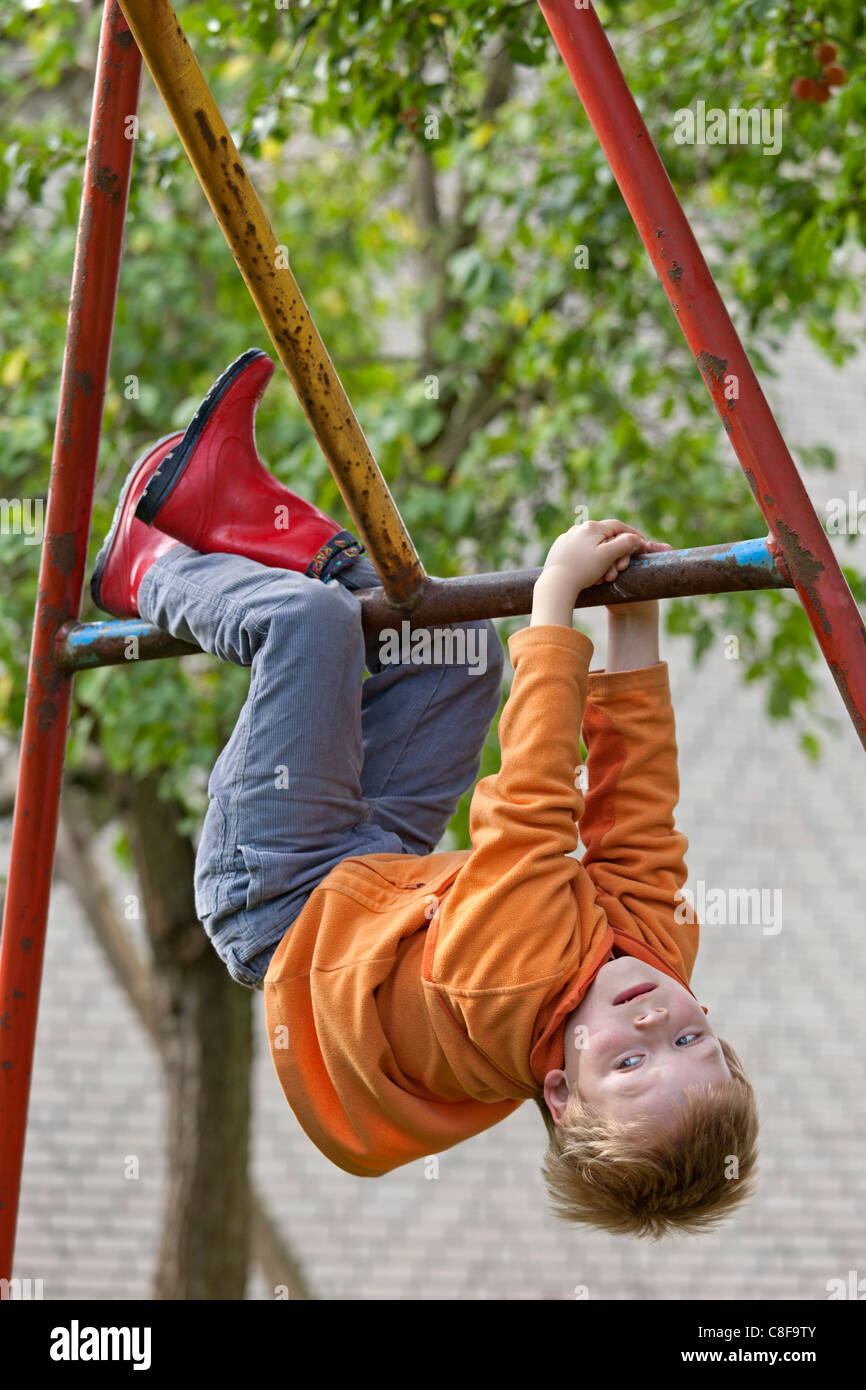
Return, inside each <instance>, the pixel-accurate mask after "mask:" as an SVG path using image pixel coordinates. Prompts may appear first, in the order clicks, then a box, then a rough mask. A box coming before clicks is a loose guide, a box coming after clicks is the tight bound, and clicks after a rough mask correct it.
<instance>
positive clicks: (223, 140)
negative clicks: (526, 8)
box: [0, 0, 866, 1279]
mask: <svg viewBox="0 0 866 1390" xmlns="http://www.w3.org/2000/svg"><path fill="white" fill-rule="evenodd" d="M540 3H541V8H542V10H543V13H544V16H545V19H546V21H547V23H548V25H549V27H550V30H551V33H552V35H553V38H554V40H555V42H556V44H557V47H558V48H559V50H560V53H561V54H562V56H563V58H564V59H565V62H566V64H567V65H568V68H569V71H570V72H571V75H572V77H573V79H574V82H575V85H576V87H577V90H578V94H579V96H580V98H581V100H582V102H583V104H584V106H585V108H586V111H587V113H588V115H589V118H590V120H591V122H592V124H593V126H594V128H595V130H596V133H597V135H598V138H599V141H600V143H601V146H602V148H603V150H604V152H605V154H606V156H607V158H608V160H609V163H610V166H611V169H612V170H613V173H614V176H615V177H616V179H617V182H618V184H619V186H620V188H621V190H622V193H623V196H624V198H625V200H626V203H627V205H628V207H629V210H630V212H631V214H632V216H633V218H634V220H635V224H636V225H637V228H638V230H639V232H640V235H641V237H642V238H643V241H644V244H645V246H646V247H647V250H648V251H649V254H650V257H651V259H652V261H653V264H654V265H655V268H656V270H657V271H658V273H659V276H660V277H661V280H662V284H663V285H664V287H665V290H666V292H667V294H668V298H669V299H670V301H671V305H672V307H673V310H674V312H675V313H676V314H677V316H678V318H679V321H680V324H681V326H682V329H683V332H684V333H685V335H686V339H687V341H688V343H689V346H690V347H691V349H692V352H693V354H694V356H695V359H696V361H697V364H698V367H699V368H700V370H701V373H702V375H703V377H704V380H705V381H706V384H707V386H708V388H709V390H710V393H711V395H712V398H713V401H714V403H715V405H716V408H717V410H718V412H719V414H720V416H721V418H722V423H723V425H724V427H725V429H726V431H727V433H728V435H729V437H730V439H731V442H732V444H733V446H734V449H735V451H736V453H737V457H738V458H739V460H740V463H741V465H742V467H743V470H744V472H745V474H746V477H747V478H748V480H749V484H750V486H751V488H752V491H753V493H754V496H755V500H756V501H757V503H758V506H759V507H760V509H761V512H762V513H763V515H764V518H765V520H766V521H767V523H768V526H769V533H768V535H767V536H766V537H764V538H762V539H756V540H748V541H739V542H735V543H730V544H719V545H710V546H704V547H699V548H696V549H692V550H684V551H677V552H663V553H660V554H656V555H648V556H644V557H638V558H637V559H635V560H633V561H632V563H631V565H630V566H629V568H628V569H627V570H626V571H625V572H624V573H623V574H622V575H621V576H620V578H619V579H618V581H617V582H616V586H612V585H608V584H601V585H598V586H596V587H594V588H593V590H592V592H591V593H589V592H584V593H582V594H581V595H580V600H579V606H580V607H586V606H591V605H594V604H607V603H619V602H629V601H633V600H636V599H641V598H656V597H673V596H676V595H689V594H700V593H721V592H729V591H734V590H746V589H752V590H754V589H778V588H784V587H790V586H792V585H793V586H794V587H795V588H796V590H797V592H798V594H799V595H800V598H801V600H802V602H803V605H804V607H805V609H806V612H807V614H808V616H809V620H810V622H811V624H812V627H813V629H814V631H815V634H816V637H817V640H818V642H819V644H820V647H821V650H822V651H823V653H824V656H825V658H826V660H827V662H828V664H829V666H830V669H831V671H832V672H833V675H834V678H835V680H836V682H837V685H838V686H839V689H840V692H841V694H842V697H843V699H844V701H845V704H846V706H847V708H848V711H849V713H850V715H851V718H852V720H853V722H854V724H855V727H856V729H857V732H858V734H859V736H860V739H861V741H862V742H863V743H864V745H866V629H864V625H863V621H862V618H861V617H860V614H859V612H858V610H857V607H856V604H855V603H854V599H853V596H852V595H851V592H850V590H849V588H848V585H847V584H846V582H845V579H844V577H843V575H842V573H841V570H840V569H839V566H838V564H837V562H836V559H835V556H834V555H833V552H832V550H831V548H830V545H829V542H828V541H827V539H826V537H825V535H824V532H823V530H822V528H821V526H820V523H819V521H818V518H817V516H816V515H815V512H814V510H813V508H812V506H811V504H810V503H809V500H808V497H807V495H806V492H805V489H804V488H803V485H802V482H801V481H800V478H799V476H798V474H797V471H796V468H795V465H794V463H793V460H792V459H791V456H790V454H789V453H788V451H787V449H786V447H785V444H784V441H783V440H782V437H781V435H780V433H779V430H778V428H777V426H776V423H775V421H774V419H773V417H772V415H771V413H770V410H769V408H768V406H767V403H766V401H765V400H764V397H763V395H762V393H761V389H760V386H759V384H758V382H757V379H756V377H755V375H754V373H753V371H752V369H751V366H750V364H749V361H748V358H747V357H746V354H745V352H744V350H743V348H742V345H741V344H740V342H739V340H738V338H737V336H736V333H735V332H734V329H733V326H732V324H731V321H730V319H729V317H728V315H727V313H726V311H725V309H724V306H723V304H722V302H721V299H720V298H719V295H718V292H717V290H716V288H715V285H714V284H713V281H712V277H711V276H710V273H709V270H708V269H707V266H706V264H705V262H704V260H703V258H702V256H701V253H700V250H699V248H698V246H697V243H696V242H695V240H694V237H693V236H692V233H691V230H690V228H689V225H688V222H687V221H686V218H685V216H684V214H683V211H682V209H681V207H680V206H679V203H678V202H677V199H676V195H675V194H674V191H673V189H672V187H671V185H670V182H669V180H668V178H667V175H666V173H665V171H664V168H663V166H662V164H661V161H660V159H659V157H658V155H657V153H656V151H655V149H654V147H653V144H652V141H651V139H650V137H649V133H648V131H647V129H646V126H645V125H644V123H643V121H642V119H641V117H640V114H639V113H638V110H637V107H636V106H635V103H634V101H633V99H632V97H631V94H630V92H629V89H628V87H627V86H626V83H625V80H624V78H623V75H622V73H621V71H620V69H619V67H618V65H617V62H616V59H615V57H614V55H613V52H612V50H611V49H610V45H609V44H608V42H607V39H606V37H605V35H604V32H603V30H602V28H601V26H600V24H599V22H598V19H597V17H596V15H595V13H594V12H593V10H592V9H591V8H590V7H589V4H588V3H587V4H586V5H585V6H583V5H582V6H581V8H575V3H574V0H540ZM142 55H144V57H145V59H146V61H147V65H148V68H149V69H150V72H151V74H152V76H153V79H154V81H155V83H156V85H157V87H158V88H159V90H160V92H161V94H162V96H163V98H164V100H165V102H166V105H167V107H168V109H169V111H170V112H171V115H172V118H173V120H174V122H175V125H176V126H177V129H178V133H179V135H180V138H181V140H182V141H183V144H184V147H185V149H186V151H187V154H188V155H189V158H190V161H191V163H192V165H193V168H194V169H195V171H196V174H197V176H198V178H199V181H200V183H201V185H202V188H203V190H204V192H205V194H206V196H207V198H208V201H209V203H210V205H211V208H212V209H213V212H214V215H215V217H216V218H217V221H218V222H219V224H220V226H221V228H222V230H223V233H224V235H225V237H226V240H227V242H228V244H229V247H230V249H231V251H232V254H233V256H234V258H235V260H236V262H237V264H238V267H239V269H240V271H241V274H242V275H243V277H244V280H245V281H246V284H247V286H248V288H249V290H250V293H251V295H252V297H253V299H254V301H255V304H256V307H257V308H258V310H259V313H260V315H261V318H262V321H263V323H264V325H265V327H266V328H267V330H268V333H269V335H270V337H271V340H272V342H273V344H274V348H275V350H276V353H277V355H278V356H279V359H280V361H281V362H282V364H283V366H284V367H285V370H286V372H287V374H288V376H289V379H290V380H291V382H292V385H293V386H294V388H295V391H296V393H297V395H298V398H299V400H300V402H301V404H302V406H303V408H304V411H305V412H306V414H307V418H308V419H309V421H310V425H311V427H312V429H313V431H314V433H315V435H316V438H317V439H318V441H319V444H320V446H321V448H322V451H323V453H324V455H325V457H326V459H327V461H328V464H329V467H330V468H331V471H332V473H333V475H334V477H335V479H336V481H337V483H338V486H339V488H340V492H341V495H342V497H343V499H344V501H345V503H346V506H347V508H348V510H349V512H350V513H351V516H352V519H353V521H354V524H355V527H356V529H357V531H358V532H359V534H360V535H361V537H362V539H363V541H364V543H365V545H366V547H367V549H368V551H369V553H370V557H371V559H372V561H373V563H374V564H375V566H376V570H377V572H378V574H379V576H380V578H381V580H382V584H383V588H382V590H381V591H379V590H370V591H367V592H366V593H365V594H363V595H361V602H362V610H363V619H364V625H365V628H366V629H367V630H369V631H377V630H381V629H382V628H383V627H386V626H388V625H389V624H391V623H395V624H396V623H399V622H400V621H403V620H406V619H408V620H409V621H410V623H411V624H412V625H413V626H426V625H429V624H432V623H448V622H454V621H465V620H469V619H472V618H478V617H500V616H509V615H518V614H523V613H528V612H529V610H530V607H531V595H532V587H533V584H534V582H535V579H536V577H537V575H538V573H539V571H538V570H523V571H518V572H516V573H514V574H485V575H475V576H470V577H466V578H460V579H435V578H431V577H429V576H428V575H427V574H426V573H425V571H424V567H423V565H422V563H421V560H420V558H419V556H418V554H417V552H416V550H415V547H414V545H413V544H412V541H411V539H410V537H409V535H408V533H407V531H406V528H405V526H404V525H403V522H402V519H401V517H400V514H399V512H398V510H397V507H396V505H395V503H394V501H393V498H392V497H391V494H390V492H389V490H388V487H387V485H386V483H385V480H384V478H383V477H382V474H381V472H380V471H379V468H378V466H377V464H376V461H375V459H374V458H373V456H372V454H371V452H370V449H369V446H368V444H367V442H366V440H365V438H364V435H363V433H362V431H361V427H360V425H359V423H358V421H357V419H356V417H355V414H354V412H353V410H352V407H351V405H350V404H349V401H348V398H347V397H346V394H345V391H344V390H343V387H342V385H341V383H340V380H339V377H338V375H337V372H336V370H335V368H334V365H333V363H332V362H331V360H330V358H329V357H328V354H327V351H326V349H325V346H324V344H323V342H322V340H321V338H320V336H319V334H318V331H317V329H316V326H315V324H314V323H313V320H312V317H311V315H310V313H309V310H308V309H307V306H306V304H305V303H304V300H303V297H302V295H301V291H300V289H299V287H298V285H297V283H296V281H295V279H294V276H293V274H292V272H291V269H290V268H289V265H288V256H287V254H286V248H285V247H283V246H281V245H280V243H279V242H278V240H277V238H276V236H275V235H274V232H273V231H272V229H271V227H270V225H269V223H268V220H267V218H266V216H265V213H264V211H263V209H262V206H261V204H260V202H259V200H258V197H257V196H256V193H255V190H254V189H253V186H252V183H251V181H250V179H249V176H248V174H247V172H246V170H245V169H244V167H243V163H242V161H241V158H240V155H239V153H238V151H237V149H236V147H235V145H234V143H233V141H232V139H231V136H230V134H229V132H228V130H227V129H226V126H225V123H224V122H223V120H222V117H221V115H220V113H219V111H218V110H217V107H216V105H215V103H214V101H213V98H212V97H211V94H210V92H209V90H208V87H207V84H206V83H205V80H204V77H203V76H202V73H201V71H200V69H199V67H198V64H197V63H196V61H195V58H194V57H193V55H192V52H191V51H190V48H189V45H188V43H187V40H186V37H185V35H184V33H183V31H182V29H181V26H180V24H179V23H178V20H177V16H176V15H175V13H174V10H173V9H172V7H171V5H170V4H169V3H168V0H122V8H121V6H120V5H119V4H118V3H117V0H106V3H105V8H104V12H103V17H102V28H101V31H100V41H99V54H98V60H97V70H96V78H95V83H94V96H93V107H92V112H91V121H90V133H89V140H88V151H87V160H86V165H85V170H84V180H83V189H82V200H81V210H80V214H79V223H78V237H77V242H76V253H75V262H74V266H73V274H72V288H71V295H70V306H69V319H68V324H67V336H66V347H65V352H64V358H63V370H62V375H61V381H60V393H59V396H60V398H59V405H58V415H57V425H56V430H55V437H54V449H53V454H52V463H51V478H50V485H49V494H48V507H47V514H46V526H45V539H44V543H43V549H42V555H41V563H40V571H39V586H38V594H37V600H36V608H35V617H34V625H33V638H32V644H31V651H30V662H29V670H28V685H27V698H26V703H25V713H24V726H23V731H22V737H21V757H20V764H19V773H18V789H17V795H16V800H15V816H14V823H13V831H12V849H11V863H10V872H9V880H8V886H7V894H6V906H5V914H4V920H3V933H2V941H0V1278H6V1279H8V1278H9V1277H10V1276H11V1272H12V1269H11V1266H12V1254H13V1248H14V1239H15V1226H16V1219H17V1209H18V1196H19V1189H20V1179H21V1168H22V1162H23V1155H24V1139H25V1127H26V1119H27V1106H28V1098H29V1090H30V1073H31V1067H32V1060H33V1047H34V1040H35V1029H36V1016H37V1007H38V998H39V987H40V982H41V974H42V961H43V954H44V946H45V925H46V921H47V916H48V903H49V894H50V887H51V875H52V868H53V861H54V846H55V837H56V831H57V819H58V809H59V798H60V791H61V781H62V774H63V760H64V755H65V747H66V736H67V729H68V720H69V703H70V695H71V688H72V680H73V678H74V674H75V671H76V670H80V669H82V668H85V667H90V666H97V665H110V664H119V663H121V662H123V661H126V660H129V659H131V658H135V659H138V660H154V659H157V658H161V657H167V656H181V655H184V654H186V653H191V652H195V651H196V650H198V649H197V648H196V647H194V646H191V645H189V644H187V643H183V642H179V641H177V640H176V639H175V638H173V637H171V636H170V635H169V634H168V633H165V632H161V631H160V630H159V629H157V628H154V627H153V626H152V625H150V624H148V623H145V622H142V621H140V620H127V621H122V622H95V623H84V624H83V623H81V622H80V621H79V616H80V609H81V594H82V589H83V584H84V572H85V564H86V558H87V548H88V539H89V534H90V524H91V515H92V508H93V491H94V481H95V475H96V462H97V454H98V448H99V435H100V429H101V424H102V412H103V401H104V396H105V388H106V380H107V372H108V363H109V354H110V347H111V337H112V331H113V325H114V311H115V306H116V300H117V283H118V274H119V268H120V256H121V246H122V239H123V227H124V220H125V216H126V207H127V201H128V194H129V178H130V170H131V162H132V150H133V145H134V142H133V141H132V140H129V139H127V138H126V137H125V133H124V129H125V122H126V121H127V119H128V117H129V116H131V115H134V114H135V112H136V110H137V106H138V93H139V86H140V78H141V58H142ZM731 374H733V375H734V376H735V377H736V378H738V388H739V394H738V399H728V396H727V395H726V383H727V382H728V381H729V379H730V377H731Z"/></svg>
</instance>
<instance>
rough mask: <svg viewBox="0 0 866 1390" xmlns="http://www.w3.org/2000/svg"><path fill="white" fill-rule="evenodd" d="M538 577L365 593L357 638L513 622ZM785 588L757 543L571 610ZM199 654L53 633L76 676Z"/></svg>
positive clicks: (666, 566) (152, 636)
mask: <svg viewBox="0 0 866 1390" xmlns="http://www.w3.org/2000/svg"><path fill="white" fill-rule="evenodd" d="M540 573H541V570H540V569H528V570H515V571H514V572H513V573H511V574H475V575H467V576H465V577H461V578H459V579H431V578H428V579H426V580H425V582H424V584H423V586H422V588H421V592H420V594H419V596H418V599H417V601H416V603H415V604H414V605H413V607H412V609H411V611H410V612H407V611H406V610H405V609H404V608H401V607H394V606H393V605H391V604H390V603H389V601H388V597H387V595H386V594H385V593H384V591H383V590H382V589H365V590H363V591H361V593H360V594H359V598H360V600H361V612H362V622H363V624H364V630H365V632H367V633H368V634H369V633H375V632H381V630H382V629H383V628H386V627H401V624H402V623H403V622H408V624H409V627H410V629H411V628H419V627H432V626H434V625H435V626H438V625H441V624H444V623H459V622H468V621H471V620H473V619H476V618H514V617H519V616H521V615H522V614H525V613H529V612H530V611H531V608H532V590H533V587H534V585H535V581H536V579H537V578H538V576H539V575H540ZM790 586H791V578H790V575H788V574H786V572H785V570H784V567H781V568H780V566H779V565H777V563H776V561H775V559H774V557H773V555H772V554H771V552H770V548H769V545H768V543H767V540H766V538H764V539H763V540H752V541H737V542H735V543H734V544H731V545H705V546H696V547H694V548H693V549H691V550H667V551H661V552H659V553H658V554H654V555H646V556H637V557H636V558H635V559H633V560H632V561H631V563H630V565H629V567H628V569H626V570H624V571H623V573H622V574H621V575H620V577H619V579H618V580H617V581H616V583H615V584H598V585H593V587H592V588H591V589H584V590H583V592H582V593H581V594H580V595H579V598H578V603H577V608H579V609H580V608H593V607H597V606H598V605H599V604H608V603H610V604H618V603H629V602H635V601H636V600H639V599H649V598H679V597H685V596H687V595H691V594H718V593H733V592H736V591H739V590H745V589H783V588H789V587H790ZM401 631H402V627H401ZM200 651H201V648H200V647H198V646H195V645H191V644H190V643H189V642H182V641H180V640H179V639H178V638H176V637H172V636H171V635H170V634H169V633H167V632H163V631H162V629H161V628H158V627H154V626H153V624H152V623H147V622H144V621H143V620H142V619H140V618H130V619H126V620H125V621H123V622H99V623H67V624H66V626H65V627H63V628H61V630H60V631H59V632H58V633H57V638H56V648H55V659H56V661H57V664H58V666H60V667H61V668H62V669H63V670H67V671H78V670H82V669H86V668H89V667H92V666H122V665H129V664H131V663H134V662H135V661H155V660H157V659H159V658H161V657H167V656H194V655H195V654H196V653H197V652H200Z"/></svg>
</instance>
